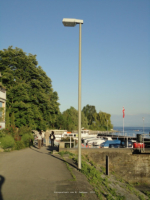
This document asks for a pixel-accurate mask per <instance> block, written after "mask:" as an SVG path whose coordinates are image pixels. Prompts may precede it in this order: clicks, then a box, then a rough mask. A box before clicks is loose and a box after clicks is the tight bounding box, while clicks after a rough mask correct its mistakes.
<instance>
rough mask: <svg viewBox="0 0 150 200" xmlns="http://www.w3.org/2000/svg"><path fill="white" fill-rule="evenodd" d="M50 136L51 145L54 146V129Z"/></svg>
mask: <svg viewBox="0 0 150 200" xmlns="http://www.w3.org/2000/svg"><path fill="white" fill-rule="evenodd" d="M49 138H50V140H51V147H54V140H55V135H54V131H52V133H51V134H50V136H49Z"/></svg>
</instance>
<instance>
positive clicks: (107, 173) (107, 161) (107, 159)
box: [106, 156, 109, 175]
mask: <svg viewBox="0 0 150 200" xmlns="http://www.w3.org/2000/svg"><path fill="white" fill-rule="evenodd" d="M106 175H109V157H108V156H106Z"/></svg>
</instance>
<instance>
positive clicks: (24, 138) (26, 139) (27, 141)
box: [21, 134, 34, 147]
mask: <svg viewBox="0 0 150 200" xmlns="http://www.w3.org/2000/svg"><path fill="white" fill-rule="evenodd" d="M33 140H34V137H33V135H32V134H24V135H23V136H22V138H21V141H22V142H23V143H24V145H25V147H30V146H31V145H32V142H33Z"/></svg>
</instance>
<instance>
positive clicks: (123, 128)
mask: <svg viewBox="0 0 150 200" xmlns="http://www.w3.org/2000/svg"><path fill="white" fill-rule="evenodd" d="M123 136H124V118H123Z"/></svg>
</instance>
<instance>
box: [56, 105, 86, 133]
mask: <svg viewBox="0 0 150 200" xmlns="http://www.w3.org/2000/svg"><path fill="white" fill-rule="evenodd" d="M59 118H61V124H60V126H61V128H62V129H65V130H68V131H72V130H77V129H78V111H77V110H76V109H75V108H73V107H70V108H69V109H67V110H66V111H64V112H63V113H62V115H59ZM81 126H82V127H84V128H88V121H87V118H86V117H85V115H84V113H81Z"/></svg>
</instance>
